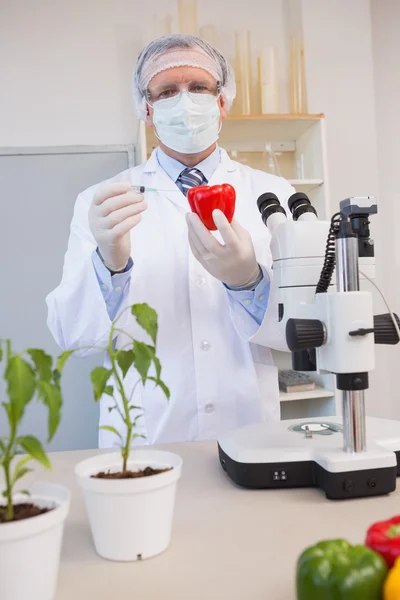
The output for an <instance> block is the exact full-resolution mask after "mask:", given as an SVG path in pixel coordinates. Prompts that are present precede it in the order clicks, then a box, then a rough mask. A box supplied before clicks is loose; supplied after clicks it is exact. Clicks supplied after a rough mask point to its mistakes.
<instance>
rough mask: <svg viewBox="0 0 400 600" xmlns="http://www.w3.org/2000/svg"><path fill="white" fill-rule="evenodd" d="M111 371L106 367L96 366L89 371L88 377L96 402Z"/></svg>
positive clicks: (102, 392)
mask: <svg viewBox="0 0 400 600" xmlns="http://www.w3.org/2000/svg"><path fill="white" fill-rule="evenodd" d="M111 373H112V371H111V370H110V369H106V368H105V367H96V368H95V369H93V371H92V372H91V373H90V378H91V380H92V384H93V392H94V399H95V400H96V402H97V401H98V400H100V398H101V396H102V395H103V394H104V390H105V387H106V383H107V381H108V380H109V379H110V375H111Z"/></svg>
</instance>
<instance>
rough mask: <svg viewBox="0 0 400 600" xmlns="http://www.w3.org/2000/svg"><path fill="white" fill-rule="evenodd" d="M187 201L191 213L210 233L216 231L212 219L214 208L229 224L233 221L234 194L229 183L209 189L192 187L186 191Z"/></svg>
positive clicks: (206, 186)
mask: <svg viewBox="0 0 400 600" xmlns="http://www.w3.org/2000/svg"><path fill="white" fill-rule="evenodd" d="M187 199H188V201H189V205H190V208H191V209H192V211H193V212H194V213H196V214H197V215H198V216H199V217H200V219H201V220H202V221H203V223H204V225H205V226H206V227H207V229H209V230H210V231H215V230H216V229H217V227H216V226H215V223H214V219H213V217H212V213H213V210H215V209H216V208H218V209H219V210H221V211H222V212H223V213H224V215H225V216H226V218H227V219H228V221H229V223H230V222H231V221H232V219H233V215H234V212H235V202H236V192H235V188H233V187H232V186H231V185H229V183H223V184H222V185H213V186H211V187H210V186H208V185H199V186H197V187H193V188H191V189H190V190H189V191H188V194H187Z"/></svg>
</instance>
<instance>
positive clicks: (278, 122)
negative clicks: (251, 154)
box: [220, 114, 324, 146]
mask: <svg viewBox="0 0 400 600" xmlns="http://www.w3.org/2000/svg"><path fill="white" fill-rule="evenodd" d="M323 119H324V115H323V114H316V115H300V114H299V115H291V114H290V115H286V114H285V115H283V114H282V115H280V114H274V115H228V117H227V119H226V121H225V126H224V127H223V128H222V130H221V134H220V142H221V145H222V146H223V143H222V142H223V140H224V139H226V140H227V141H230V140H232V141H237V140H245V139H250V140H252V141H254V142H256V141H259V140H260V141H269V142H271V141H287V140H292V141H296V140H298V139H299V138H301V137H302V136H303V135H304V134H305V133H306V131H308V130H309V129H311V128H312V127H314V126H315V124H316V123H318V122H320V121H322V120H323Z"/></svg>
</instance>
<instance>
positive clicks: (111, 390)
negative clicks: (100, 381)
mask: <svg viewBox="0 0 400 600" xmlns="http://www.w3.org/2000/svg"><path fill="white" fill-rule="evenodd" d="M104 393H105V394H108V396H111V398H112V397H113V396H114V388H113V386H112V385H106V387H105V388H104ZM113 408H115V407H113Z"/></svg>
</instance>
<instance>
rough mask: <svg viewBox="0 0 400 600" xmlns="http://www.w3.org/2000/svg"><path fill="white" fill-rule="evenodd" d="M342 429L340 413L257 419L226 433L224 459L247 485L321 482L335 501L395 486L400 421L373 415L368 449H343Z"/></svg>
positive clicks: (286, 485)
mask: <svg viewBox="0 0 400 600" xmlns="http://www.w3.org/2000/svg"><path fill="white" fill-rule="evenodd" d="M307 428H308V429H307ZM341 431H342V427H341V421H340V419H338V418H336V417H327V418H324V417H322V418H321V417H319V418H315V419H307V420H304V419H298V420H294V421H280V422H273V423H256V424H254V425H249V426H247V427H243V428H241V429H237V430H236V431H233V432H231V433H229V434H226V435H224V436H223V437H221V439H220V440H218V451H219V460H220V463H221V465H222V468H223V469H224V470H225V471H226V472H227V474H228V476H229V477H230V478H231V479H232V481H234V482H235V483H236V484H238V485H240V486H242V487H246V488H253V489H285V488H299V487H317V488H319V489H321V490H322V491H323V492H325V494H326V497H327V498H329V499H331V500H339V499H345V498H360V497H366V496H379V495H383V494H388V493H390V492H392V491H394V490H395V489H396V477H397V476H400V422H398V421H389V420H386V419H375V418H367V451H366V452H360V453H353V454H349V453H346V452H344V451H343V449H342V448H343V435H342V432H341Z"/></svg>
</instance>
